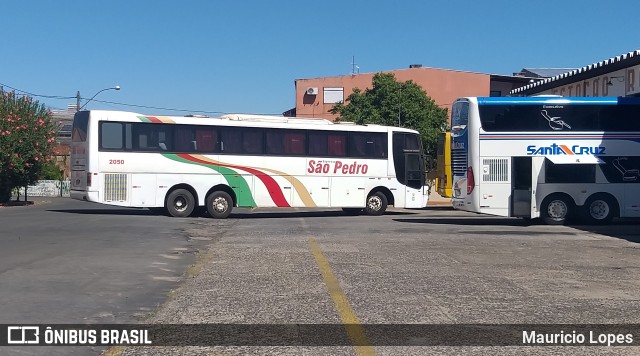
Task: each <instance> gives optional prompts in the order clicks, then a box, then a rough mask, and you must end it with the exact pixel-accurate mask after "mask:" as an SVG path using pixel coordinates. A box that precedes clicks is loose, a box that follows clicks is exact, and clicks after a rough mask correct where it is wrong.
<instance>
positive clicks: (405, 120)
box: [329, 73, 449, 160]
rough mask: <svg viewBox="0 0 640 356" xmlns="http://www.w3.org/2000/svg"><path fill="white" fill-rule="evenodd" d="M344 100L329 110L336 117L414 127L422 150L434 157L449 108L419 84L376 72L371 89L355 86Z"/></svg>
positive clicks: (365, 122)
mask: <svg viewBox="0 0 640 356" xmlns="http://www.w3.org/2000/svg"><path fill="white" fill-rule="evenodd" d="M345 102H346V103H347V104H345V103H343V102H339V103H337V104H336V105H335V106H334V107H333V108H331V110H329V112H330V113H332V114H337V115H339V116H338V119H337V120H344V121H352V122H354V123H356V124H359V125H362V124H379V125H387V126H401V127H406V128H410V129H414V130H417V131H418V132H420V136H421V137H422V145H423V147H424V150H425V153H426V154H427V155H429V156H431V157H432V158H433V159H434V160H435V158H436V146H437V142H438V134H439V133H440V132H443V131H445V130H446V129H447V127H448V122H449V119H448V117H449V116H448V111H447V109H443V108H441V107H439V106H438V105H436V103H435V101H433V99H431V98H430V97H429V96H428V95H427V93H426V92H425V91H424V90H423V89H422V88H421V87H420V86H419V85H418V84H416V83H414V82H413V81H411V80H408V81H406V82H398V81H397V80H396V78H395V76H394V75H393V74H391V73H377V74H375V75H374V76H373V81H372V88H371V89H365V90H364V92H363V91H361V90H360V89H358V88H355V89H354V90H353V93H352V94H351V95H349V96H348V97H347V99H346V100H345Z"/></svg>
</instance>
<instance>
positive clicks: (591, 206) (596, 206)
mask: <svg viewBox="0 0 640 356" xmlns="http://www.w3.org/2000/svg"><path fill="white" fill-rule="evenodd" d="M582 213H583V214H582V215H583V217H584V220H585V221H586V222H587V223H589V224H598V225H599V224H606V223H608V222H610V221H611V219H613V217H614V216H616V215H617V213H618V204H617V202H616V200H615V199H613V198H612V197H611V196H609V195H607V194H594V195H592V196H591V197H589V199H587V202H586V203H585V204H584V207H583V212H582Z"/></svg>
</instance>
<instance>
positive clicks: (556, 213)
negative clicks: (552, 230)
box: [547, 200, 569, 220]
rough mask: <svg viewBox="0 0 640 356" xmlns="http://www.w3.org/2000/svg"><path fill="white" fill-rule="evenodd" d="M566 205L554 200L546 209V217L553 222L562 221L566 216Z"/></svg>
mask: <svg viewBox="0 0 640 356" xmlns="http://www.w3.org/2000/svg"><path fill="white" fill-rule="evenodd" d="M568 210H569V208H568V207H567V203H565V202H564V201H562V200H554V201H552V202H550V203H549V206H548V207H547V215H549V217H550V218H552V219H554V220H562V219H564V218H565V217H566V216H567V211H568Z"/></svg>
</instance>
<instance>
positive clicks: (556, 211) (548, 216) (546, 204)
mask: <svg viewBox="0 0 640 356" xmlns="http://www.w3.org/2000/svg"><path fill="white" fill-rule="evenodd" d="M572 213H573V203H572V201H571V199H570V198H569V197H567V196H565V195H562V194H552V195H550V196H548V197H546V198H545V199H544V200H543V201H542V209H541V211H540V215H541V216H542V220H543V221H544V222H545V223H546V224H548V225H564V224H566V223H567V219H568V218H569V216H570V215H571V214H572Z"/></svg>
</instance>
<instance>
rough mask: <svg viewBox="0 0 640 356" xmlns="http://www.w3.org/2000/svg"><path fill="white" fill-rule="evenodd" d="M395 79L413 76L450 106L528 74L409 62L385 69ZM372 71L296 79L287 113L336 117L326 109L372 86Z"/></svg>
mask: <svg viewBox="0 0 640 356" xmlns="http://www.w3.org/2000/svg"><path fill="white" fill-rule="evenodd" d="M385 73H393V74H394V75H395V77H396V80H398V81H401V82H404V81H407V80H412V81H413V82H415V83H416V84H418V85H420V86H421V87H422V89H424V90H425V91H426V92H427V95H429V96H430V97H431V99H433V100H434V101H435V102H436V104H438V105H439V106H440V107H443V108H450V107H451V103H452V102H453V101H454V100H455V99H456V98H459V97H462V96H505V95H507V94H508V93H509V91H511V90H513V89H515V88H518V87H521V86H523V85H526V84H528V83H529V81H530V79H531V78H524V77H518V76H505V75H493V74H484V73H473V72H464V71H459V70H450V69H439V68H428V67H422V66H421V65H411V66H410V67H409V68H408V69H399V70H391V71H386V72H385ZM374 74H375V73H364V74H352V75H343V76H336V77H324V78H313V79H297V80H296V81H295V85H296V107H295V113H293V112H292V111H289V112H287V114H290V115H288V116H298V117H321V118H326V119H335V118H336V115H333V114H330V113H329V110H330V109H331V108H332V107H333V106H334V105H335V103H337V102H339V101H344V100H345V99H346V98H347V97H348V96H349V95H350V94H351V93H352V92H353V89H354V88H360V89H361V90H364V89H366V88H370V87H371V81H372V79H373V76H374Z"/></svg>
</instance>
